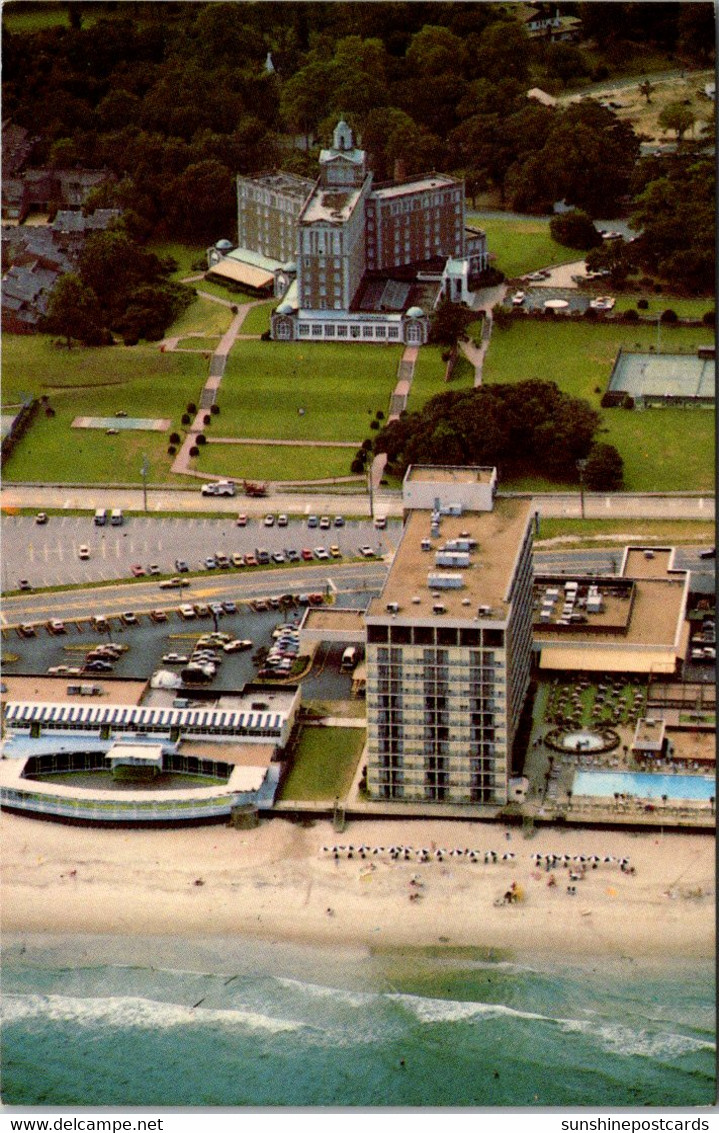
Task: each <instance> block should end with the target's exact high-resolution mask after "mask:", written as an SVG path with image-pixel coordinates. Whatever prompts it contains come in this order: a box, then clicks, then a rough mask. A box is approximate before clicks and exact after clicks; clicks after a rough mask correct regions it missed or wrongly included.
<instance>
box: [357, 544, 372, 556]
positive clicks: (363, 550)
mask: <svg viewBox="0 0 719 1133" xmlns="http://www.w3.org/2000/svg"><path fill="white" fill-rule="evenodd" d="M359 553H360V554H361V555H362V557H363V558H365V559H373V558H374V556H375V550H374V547H367V546H365V547H360V549H359Z"/></svg>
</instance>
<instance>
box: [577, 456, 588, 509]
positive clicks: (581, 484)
mask: <svg viewBox="0 0 719 1133" xmlns="http://www.w3.org/2000/svg"><path fill="white" fill-rule="evenodd" d="M586 467H587V462H586V460H578V461H577V470H578V472H579V501H580V507H581V514H582V519H584V469H585V468H586Z"/></svg>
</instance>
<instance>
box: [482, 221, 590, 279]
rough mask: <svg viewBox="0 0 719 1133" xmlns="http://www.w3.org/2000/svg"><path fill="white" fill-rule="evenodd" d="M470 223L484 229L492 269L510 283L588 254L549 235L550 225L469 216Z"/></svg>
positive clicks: (541, 222) (539, 222) (546, 223)
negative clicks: (506, 277)
mask: <svg viewBox="0 0 719 1133" xmlns="http://www.w3.org/2000/svg"><path fill="white" fill-rule="evenodd" d="M467 223H468V224H475V225H477V227H478V228H483V229H484V231H485V232H486V233H487V246H488V248H489V251H490V254H491V255H493V257H494V258H493V259H492V266H493V267H496V268H498V269H499V271H503V272H504V274H505V275H507V276H509V278H510V279H512V278H514V277H515V276H518V275H524V274H525V273H526V272H528V271H537V269H538V268H543V267H547V266H549V265H550V264H552V265H555V266H556V265H557V264H570V263H573V262H574V261H575V260H582V259H584V254H583V253H582V252H578V251H576V250H575V249H573V248H565V247H564V246H563V245H562V244H558V243H557V242H556V240H553V239H552V237H551V236H550V235H549V221H548V220H544V219H542V218H540V217H537V219H536V220H516V219H511V218H510V217H506V218H505V217H494V216H482V214H481V213H468V215H467Z"/></svg>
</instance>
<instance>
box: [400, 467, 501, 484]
mask: <svg viewBox="0 0 719 1133" xmlns="http://www.w3.org/2000/svg"><path fill="white" fill-rule="evenodd" d="M493 476H494V468H480V467H478V466H476V465H472V466H470V465H461V464H458V465H456V466H450V465H441V464H413V465H411V466H410V468H409V469H408V471H407V477H406V478H407V480H412V481H417V482H419V483H427V482H429V483H434V482H437V483H443V484H491V483H492V478H493Z"/></svg>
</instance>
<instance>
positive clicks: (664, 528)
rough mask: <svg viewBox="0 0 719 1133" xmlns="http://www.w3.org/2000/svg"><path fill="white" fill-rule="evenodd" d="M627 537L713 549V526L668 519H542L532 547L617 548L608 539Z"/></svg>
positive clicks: (698, 522)
mask: <svg viewBox="0 0 719 1133" xmlns="http://www.w3.org/2000/svg"><path fill="white" fill-rule="evenodd" d="M617 535H622V536H627V537H628V540H627V541H629V539H631V541H632V542H641V541H642V540H652V541H653V542H661V543H667V544H669V545H671V546H674V545H675V544H678V543H682V544H685V545H688V546H701V545H704V544H705V545H707V546H713V544H714V540H715V525H714V523H713V522H711V521H707V522H702V521H701V520H672V519H631V520H628V519H552V518H549V517H548V518H546V519H545V518H542V520H541V522H540V526H539V535H538V537H537V539H536V540H535V547H537V548H539V549H541V545H542V544H543V543H545V542H546V541H547V540H551V539H557V538H562V537H571V539H572V543H571V546H572V547H579V546H585V547H601V546H607V547H615V548H616V547H621V546H622V544H621V543H620V542H619V541H618V540H617V539H616V538H612V536H617Z"/></svg>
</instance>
